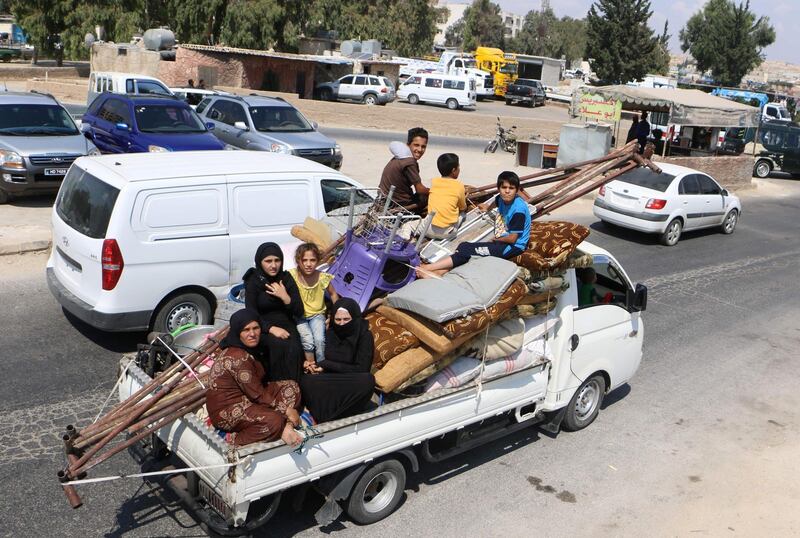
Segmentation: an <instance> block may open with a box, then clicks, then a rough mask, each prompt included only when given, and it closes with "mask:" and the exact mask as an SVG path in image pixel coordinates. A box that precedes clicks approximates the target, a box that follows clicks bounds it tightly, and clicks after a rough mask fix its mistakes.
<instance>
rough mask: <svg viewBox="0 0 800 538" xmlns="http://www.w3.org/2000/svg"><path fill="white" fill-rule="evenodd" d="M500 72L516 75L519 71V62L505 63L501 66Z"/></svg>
mask: <svg viewBox="0 0 800 538" xmlns="http://www.w3.org/2000/svg"><path fill="white" fill-rule="evenodd" d="M500 72H501V73H505V74H506V75H514V74H516V72H517V64H503V65H502V66H500Z"/></svg>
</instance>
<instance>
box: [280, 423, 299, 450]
mask: <svg viewBox="0 0 800 538" xmlns="http://www.w3.org/2000/svg"><path fill="white" fill-rule="evenodd" d="M281 440H282V441H283V442H284V443H286V444H287V445H289V446H297V445H299V444H300V443H302V442H303V437H302V436H301V435H300V434H299V433H297V432H296V431H294V426H292V423H291V422H287V423H286V425H285V426H284V427H283V431H282V432H281Z"/></svg>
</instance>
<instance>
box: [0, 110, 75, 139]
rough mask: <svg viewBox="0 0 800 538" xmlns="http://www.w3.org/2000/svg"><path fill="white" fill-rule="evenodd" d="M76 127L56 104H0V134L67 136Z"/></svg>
mask: <svg viewBox="0 0 800 538" xmlns="http://www.w3.org/2000/svg"><path fill="white" fill-rule="evenodd" d="M76 134H79V133H78V128H77V127H76V126H75V122H74V121H72V118H71V117H70V115H69V114H68V113H67V111H66V110H64V109H63V108H61V107H60V106H58V105H35V104H29V105H0V135H10V136H54V135H55V136H68V135H76Z"/></svg>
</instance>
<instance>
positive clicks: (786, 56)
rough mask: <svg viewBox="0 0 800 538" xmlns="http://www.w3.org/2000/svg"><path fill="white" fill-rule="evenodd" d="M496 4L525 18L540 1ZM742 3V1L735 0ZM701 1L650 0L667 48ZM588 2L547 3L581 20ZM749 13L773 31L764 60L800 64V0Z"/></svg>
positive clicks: (759, 5) (763, 0)
mask: <svg viewBox="0 0 800 538" xmlns="http://www.w3.org/2000/svg"><path fill="white" fill-rule="evenodd" d="M493 1H494V2H495V3H497V4H499V5H500V7H501V8H502V9H503V11H510V12H512V13H517V14H519V15H525V14H526V13H527V12H528V11H530V10H532V9H535V10H538V9H539V8H540V6H541V2H540V0H493ZM738 1H742V2H743V1H744V0H737V2H738ZM451 2H452V3H456V2H459V3H460V2H465V0H451ZM703 4H704V2H703V1H702V0H695V1H687V0H650V8H651V10H652V11H653V16H652V17H650V26H651V27H652V28H653V29H654V30H655V31H656V32H657V33H661V30H662V29H663V28H664V21H665V20H669V33H670V34H671V35H672V39H671V40H670V49H671V50H672V52H675V53H680V52H681V47H680V40H679V39H678V33H679V32H680V31H681V29H682V28H683V27H684V25H685V24H686V21H687V20H689V17H691V16H692V15H693V14H694V13H695V12H697V11H699V10H700V8H701V7H702V5H703ZM591 5H592V0H550V6H551V7H552V8H553V11H555V12H556V15H558V16H559V17H563V16H564V15H569V16H570V17H575V18H583V17H584V16H586V12H587V11H589V7H590V6H591ZM750 10H751V11H753V12H754V13H755V14H756V15H757V16H762V15H766V16H768V17H769V20H770V24H772V26H773V27H774V28H775V34H776V39H775V42H774V43H773V44H772V45H770V46H769V47H767V48H766V49H764V53H765V55H766V57H767V59H768V60H779V61H784V62H790V63H793V64H800V38H798V36H797V28H800V0H750Z"/></svg>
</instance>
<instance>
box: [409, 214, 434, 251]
mask: <svg viewBox="0 0 800 538" xmlns="http://www.w3.org/2000/svg"><path fill="white" fill-rule="evenodd" d="M435 216H436V211H435V210H434V211H430V212H429V213H428V216H427V217H425V225H424V226H423V227H422V232H421V233H420V234H419V237H417V243H416V244H415V245H414V248H415V249H417V252H419V250H420V247H421V246H422V242H423V241H425V239H426V237H425V236H426V235H427V233H428V230H429V229H430V227H431V226H432V225H433V218H434V217H435Z"/></svg>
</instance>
